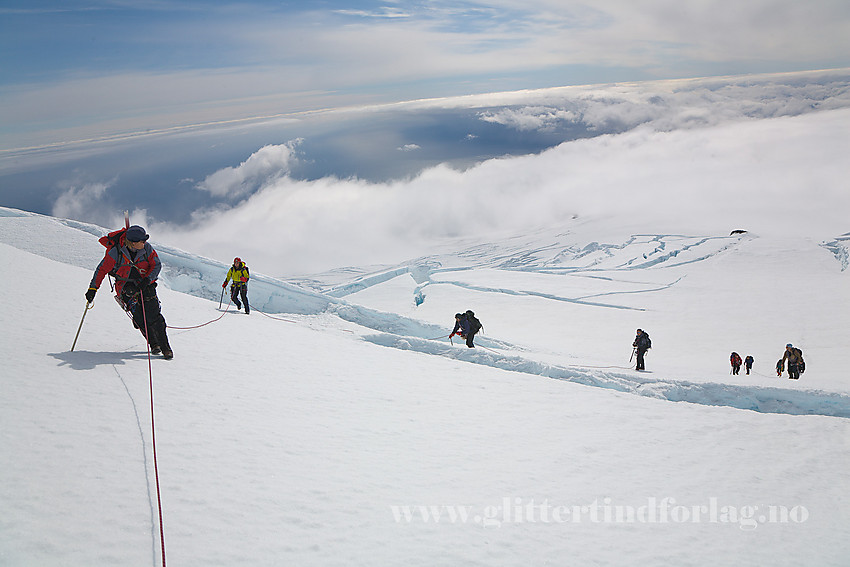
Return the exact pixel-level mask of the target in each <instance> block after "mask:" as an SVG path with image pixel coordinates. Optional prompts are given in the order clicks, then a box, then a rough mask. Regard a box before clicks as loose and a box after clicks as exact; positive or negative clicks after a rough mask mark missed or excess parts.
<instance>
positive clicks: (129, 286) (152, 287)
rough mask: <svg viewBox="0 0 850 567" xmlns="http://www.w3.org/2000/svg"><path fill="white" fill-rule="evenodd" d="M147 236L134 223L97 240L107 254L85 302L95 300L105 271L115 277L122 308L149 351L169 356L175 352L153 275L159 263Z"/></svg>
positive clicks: (155, 273) (156, 272) (164, 356)
mask: <svg viewBox="0 0 850 567" xmlns="http://www.w3.org/2000/svg"><path fill="white" fill-rule="evenodd" d="M148 238H149V236H148V234H147V233H146V232H145V229H144V228H142V227H140V226H138V225H133V226H131V227H129V228H122V229H120V230H116V231H114V232H110V233H109V234H108V235H106V236H104V237H102V238H101V239H100V240H99V242H100V243H101V244H103V245H104V246H105V247H106V254H105V255H104V257H103V260H101V261H100V264H98V266H97V269H95V271H94V276H93V277H92V280H91V283H90V284H89V289H88V291H86V301H88V302H89V303H91V302H92V301H94V296H95V294H96V293H97V290H98V288H100V284H101V283H102V282H103V278H105V277H106V275H107V274H109V275H110V276H112V277H113V278H115V295H116V297H117V298H118V301H119V303H120V304H121V307H123V308H124V310H125V311H126V312H127V313H129V314H130V315H131V316H132V318H133V326H134V327H136V328H137V329H139V331H141V333H142V336H144V337H145V339H146V340H147V341H148V344H149V345H150V349H151V353H152V354H159V353H160V352H161V353H162V356H163V358H166V359H171V358H173V357H174V353H173V352H172V350H171V345H170V344H168V335H167V334H166V325H165V317H163V316H162V312H161V311H160V303H159V298H158V297H157V295H156V278H157V277H158V276H159V272H160V270H161V269H162V263H161V262H160V260H159V256H158V255H157V253H156V250H154V249H153V247H152V246H151V245H150V244H148V242H147V240H148Z"/></svg>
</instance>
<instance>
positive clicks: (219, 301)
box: [218, 288, 224, 309]
mask: <svg viewBox="0 0 850 567" xmlns="http://www.w3.org/2000/svg"><path fill="white" fill-rule="evenodd" d="M222 301H224V288H221V299H219V300H218V308H219V309H221V302H222Z"/></svg>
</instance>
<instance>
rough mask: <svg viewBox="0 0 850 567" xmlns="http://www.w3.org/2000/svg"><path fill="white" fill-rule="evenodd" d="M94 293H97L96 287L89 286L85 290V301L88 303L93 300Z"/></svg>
mask: <svg viewBox="0 0 850 567" xmlns="http://www.w3.org/2000/svg"><path fill="white" fill-rule="evenodd" d="M96 293H97V288H96V287H90V288H89V290H88V291H87V292H86V301H87V302H89V303H91V302H92V301H94V294H96Z"/></svg>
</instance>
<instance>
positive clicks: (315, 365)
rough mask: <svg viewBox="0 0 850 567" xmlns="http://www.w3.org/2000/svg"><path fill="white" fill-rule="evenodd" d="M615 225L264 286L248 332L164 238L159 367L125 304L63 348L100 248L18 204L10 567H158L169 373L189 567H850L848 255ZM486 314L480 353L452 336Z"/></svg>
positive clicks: (7, 248) (4, 402)
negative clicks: (640, 343)
mask: <svg viewBox="0 0 850 567" xmlns="http://www.w3.org/2000/svg"><path fill="white" fill-rule="evenodd" d="M604 228H605V227H604V226H594V225H593V223H591V222H589V221H585V222H579V221H575V222H573V223H572V224H567V225H565V226H562V227H557V228H553V229H551V230H549V229H547V230H541V231H540V232H538V233H535V234H528V235H523V236H513V237H509V236H506V237H505V238H503V239H501V240H494V241H490V242H467V243H465V244H464V243H462V242H453V243H447V246H446V248H445V249H444V250H443V251H439V250H438V251H435V253H434V254H432V255H430V256H427V257H422V258H417V259H414V260H411V261H410V262H408V263H405V264H403V265H399V266H389V267H386V268H385V269H381V270H377V271H372V270H369V269H362V270H359V271H358V272H357V273H358V274H359V276H358V277H354V278H348V279H346V278H345V277H340V273H339V272H337V273H333V274H327V275H318V276H315V278H314V280H313V281H312V282H311V283H310V285H309V286H307V285H303V284H304V282H303V281H302V282H300V283H301V284H302V285H295V284H294V283H287V282H283V281H280V280H277V279H275V278H271V277H267V276H262V275H261V274H256V275H255V276H254V278H253V279H252V282H253V283H252V286H251V289H250V296H251V299H252V302H253V304H254V308H255V309H254V311H253V312H252V314H251V316H245V315H244V314H239V313H236V312H234V311H233V310H232V309H230V310H228V311H227V312H225V313H224V314H222V313H221V311H219V310H218V309H217V307H218V303H217V302H218V299H219V297H220V293H221V288H220V281H221V280H222V279H223V276H224V272H225V269H226V266H225V265H222V264H221V263H218V262H216V261H214V260H211V259H205V258H200V257H196V256H193V255H192V254H191V253H187V252H183V251H180V250H176V249H171V248H168V247H167V246H163V245H160V244H159V243H157V242H155V241H154V242H153V244H154V246H155V247H156V248H157V249H158V251H160V254H161V256H162V257H163V262H164V264H165V269H164V273H163V277H162V280H161V281H162V285H161V287H160V297H161V299H162V302H163V313H164V314H165V316H166V318H167V320H168V323H169V325H170V326H172V327H173V328H172V330H171V331H170V336H171V342H172V346H173V347H174V350H175V359H174V360H173V361H168V362H167V361H164V360H161V359H159V358H155V359H154V360H153V361H152V364H151V366H150V367H149V365H148V358H147V354H146V353H145V351H144V344H143V342H142V341H141V336H140V335H139V334H138V332H137V331H135V330H134V329H133V328H132V326H131V325H130V323H129V321H128V320H127V318H126V316H125V315H124V314H123V312H121V311H120V309H118V308H117V306H116V305H114V304H113V302H112V300H111V299H110V298H109V293H108V290H107V289H105V288H104V289H101V291H100V293H99V294H98V297H97V299H96V302H95V307H94V308H93V309H92V310H90V311H88V313H87V315H86V320H85V325H84V327H83V329H82V332H81V335H80V339H79V342H78V344H77V348H76V350H75V352H69V348H70V345H71V342H72V340H73V336H74V333H75V331H76V328H77V325H78V323H79V320H80V316H81V315H82V312H83V309H84V305H85V301H84V299H83V297H82V295H83V293H84V291H85V289H86V287H87V284H88V281H89V279H90V277H91V272H92V270H93V268H94V266H95V265H96V264H97V262H98V261H99V259H100V256H101V255H102V252H103V249H102V247H101V246H100V245H99V244H98V243H97V236H99V235H100V234H102V233H103V231H105V230H106V229H105V228H99V227H94V226H91V225H84V224H81V223H77V222H73V221H65V220H62V219H53V218H49V217H42V216H39V215H34V214H29V213H22V212H20V211H14V210H11V209H0V263H2V265H3V266H4V267H6V268H5V269H4V276H5V277H3V278H0V281H2V284H0V285H2V289H3V292H4V293H3V296H4V297H5V298H6V299H7V300H6V301H4V302H2V304H0V328H2V329H3V340H2V342H0V355H2V356H3V360H4V365H3V366H4V370H3V377H2V384H3V388H2V391H3V395H2V397H0V431H2V433H0V454H2V455H3V456H4V465H3V467H2V468H0V505H2V509H3V510H4V514H2V515H1V516H0V564H2V565H12V566H19V565H26V566H29V565H38V566H51V565H57V566H58V565H62V566H65V565H158V564H159V549H160V548H159V544H160V542H159V537H158V536H159V526H158V518H157V511H156V493H155V486H154V473H153V469H152V467H153V465H152V458H151V431H150V398H149V390H148V386H149V379H150V377H149V374H148V373H149V368H150V371H151V372H152V376H153V384H154V393H155V404H154V405H155V410H156V425H157V446H158V462H159V474H160V481H161V488H162V500H163V511H164V531H165V539H166V547H167V557H168V561H169V563H170V564H172V565H204V566H215V565H222V566H225V565H226V566H234V565H252V566H257V565H261V566H262V565H370V566H371V565H399V564H404V565H423V566H426V565H427V566H432V565H519V564H523V565H525V564H531V565H546V564H550V565H671V564H675V565H765V564H772V565H801V564H805V565H846V562H847V559H848V557H850V544H848V541H850V539H848V538H847V535H848V534H847V526H848V525H850V512H848V510H850V506H848V504H850V502H848V496H847V495H848V493H849V492H848V487H850V473H848V471H847V467H846V464H847V462H848V457H850V421H848V419H847V418H848V417H850V392H848V387H847V373H846V371H845V370H844V369H843V367H842V356H843V354H844V353H845V352H847V348H848V346H850V344H848V343H850V338H848V335H847V333H846V330H845V327H846V325H845V323H846V321H847V319H848V315H850V294H848V285H847V284H848V281H847V278H848V277H850V276H848V271H847V270H846V253H847V252H846V250H847V248H846V247H847V243H846V237H847V235H846V234H845V235H841V234H836V235H835V238H834V239H832V240H829V241H825V242H811V241H809V240H807V239H806V238H804V237H795V238H791V237H789V238H787V239H783V238H782V237H776V236H771V237H766V236H765V237H762V236H759V235H757V234H746V235H743V236H734V237H730V236H726V235H704V234H696V235H675V234H656V235H640V234H636V235H617V234H616V231H607V232H606V231H605V230H601V229H604ZM602 235H604V236H605V238H603V236H602ZM154 236H155V235H154ZM447 250H453V251H452V252H448V251H447ZM842 257H843V258H845V261H844V262H843V263H842V260H841V258H842ZM788 262H791V263H793V264H794V265H796V266H800V269H799V270H794V271H788V270H785V269H784V267H785V266H786V265H787V263H788ZM255 271H261V270H256V268H255ZM777 274H780V275H781V277H779V276H778V275H777ZM21 276H23V277H21ZM803 291H805V292H806V293H803ZM789 297H791V298H793V303H792V304H791V305H789V304H788V298H789ZM225 301H226V299H225ZM467 308H472V309H473V310H475V311H476V313H477V314H478V315H479V316H480V317H481V319H482V321H483V322H484V325H485V330H484V334H483V335H482V336H480V337H479V338H478V340H477V341H476V342H477V344H478V345H479V348H476V349H475V350H474V351H473V350H471V349H467V348H466V347H464V346H460V345H458V344H457V343H456V344H454V345H452V344H450V343H449V342H448V341H447V340H446V339H445V337H446V335H448V332H449V329H450V326H451V324H452V315H453V313H454V312H455V311H458V310H463V309H467ZM222 310H223V309H222ZM261 312H264V313H266V314H268V316H264V315H263V314H262V313H261ZM211 321H212V322H211ZM206 322H211V323H210V324H207V325H205V326H201V327H198V328H192V329H178V328H177V327H191V326H195V325H200V324H202V323H206ZM638 326H640V327H643V328H645V329H647V330H648V331H649V332H650V334H651V335H652V338H653V345H654V346H653V349H652V351H651V354H650V355H649V357H648V359H647V368H648V369H649V371H650V372H648V373H641V374H638V373H636V372H634V371H632V370H630V369H629V363H628V357H629V354H630V351H631V347H630V344H631V340H632V339H633V336H634V329H635V328H636V327H638ZM786 342H794V343H797V344H799V345H800V346H801V347H802V348H803V350H804V351H805V353H806V359H807V363H808V365H809V368H808V370H807V372H806V374H804V375H803V378H802V379H801V380H800V381H799V382H795V381H790V380H787V378H785V377H783V378H778V377H776V376H775V375H773V374H772V369H773V364H774V363H775V360H776V358H777V357H778V356H779V355H781V352H782V347H783V346H784V344H785V343H786ZM387 347H392V348H387ZM731 350H737V351H738V352H740V353H741V354H742V355H746V354H753V356H754V357H755V358H756V366H755V370H756V374H754V375H752V376H743V375H741V376H736V377H733V376H730V375H729V373H728V372H729V367H728V355H729V352H730V351H731ZM553 378H555V379H553ZM677 400H687V401H688V402H690V403H675V402H676V401H677ZM736 408H746V409H743V410H742V409H736ZM750 410H756V411H750ZM789 414H812V415H789ZM436 514H439V518H437V517H436V516H435V515H436Z"/></svg>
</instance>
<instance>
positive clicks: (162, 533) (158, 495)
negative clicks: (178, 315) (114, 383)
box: [139, 297, 166, 567]
mask: <svg viewBox="0 0 850 567" xmlns="http://www.w3.org/2000/svg"><path fill="white" fill-rule="evenodd" d="M139 300H140V301H141V304H142V318H143V319H144V322H145V338H146V339H148V340H147V341H146V346H147V349H148V376H149V377H150V394H151V444H152V445H153V472H154V477H155V478H156V505H157V507H158V509H159V543H160V548H161V549H162V567H166V565H165V529H164V527H163V522H162V495H161V492H160V489H159V467H158V466H157V461H156V423H155V421H154V411H153V407H154V406H153V365H152V364H151V347H150V339H149V337H150V335H148V333H149V331H148V317H147V313H145V298H144V297H140V298H139Z"/></svg>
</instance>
